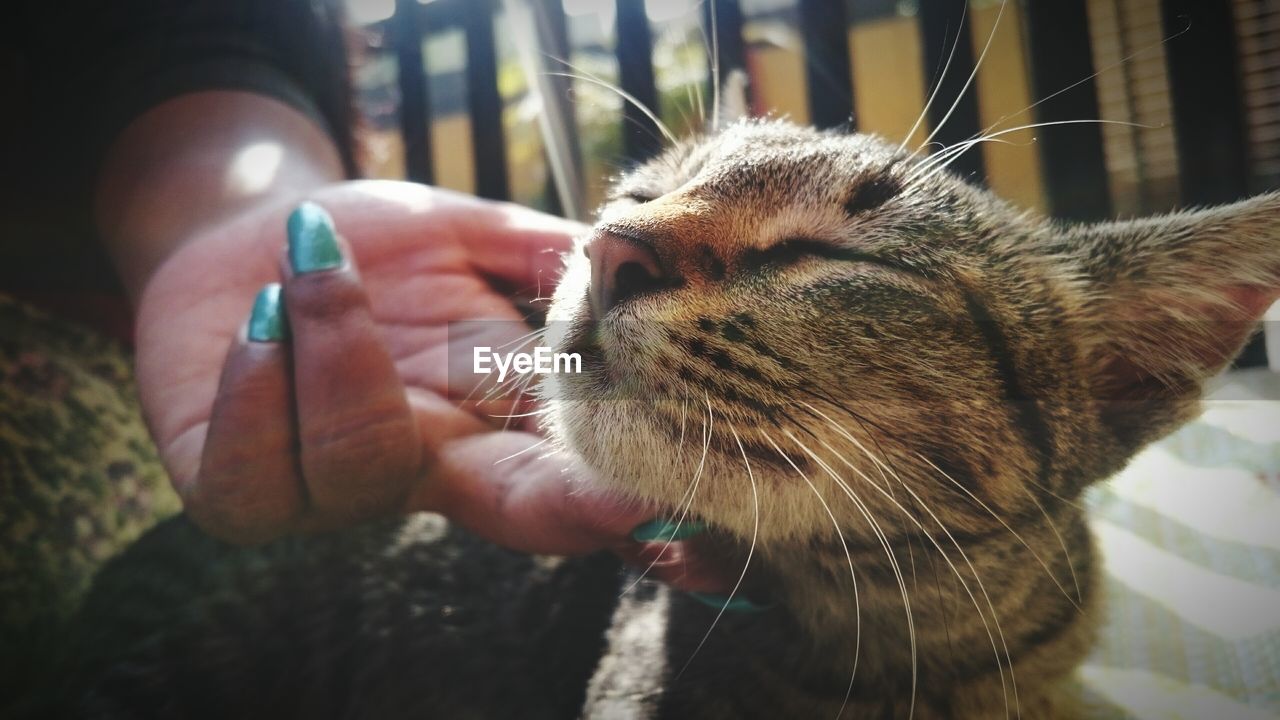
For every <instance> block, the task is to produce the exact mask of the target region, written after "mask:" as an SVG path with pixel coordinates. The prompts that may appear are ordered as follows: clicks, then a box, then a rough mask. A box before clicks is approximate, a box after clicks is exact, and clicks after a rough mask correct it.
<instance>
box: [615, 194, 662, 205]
mask: <svg viewBox="0 0 1280 720" xmlns="http://www.w3.org/2000/svg"><path fill="white" fill-rule="evenodd" d="M622 197H623V198H625V199H627V200H630V201H632V202H634V203H636V204H639V205H643V204H644V203H647V202H652V201H653V200H656V199H657V197H658V196H657V194H655V193H648V192H642V191H639V190H636V191H632V192H629V193H627V194H625V195H623V196H622Z"/></svg>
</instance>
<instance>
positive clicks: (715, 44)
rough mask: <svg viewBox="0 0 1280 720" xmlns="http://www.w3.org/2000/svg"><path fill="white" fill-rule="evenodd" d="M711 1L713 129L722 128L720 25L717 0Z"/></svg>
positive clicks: (714, 130)
mask: <svg viewBox="0 0 1280 720" xmlns="http://www.w3.org/2000/svg"><path fill="white" fill-rule="evenodd" d="M706 2H709V3H711V7H710V13H711V131H712V132H716V131H718V130H719V129H720V27H719V25H720V24H719V23H718V22H716V0H706Z"/></svg>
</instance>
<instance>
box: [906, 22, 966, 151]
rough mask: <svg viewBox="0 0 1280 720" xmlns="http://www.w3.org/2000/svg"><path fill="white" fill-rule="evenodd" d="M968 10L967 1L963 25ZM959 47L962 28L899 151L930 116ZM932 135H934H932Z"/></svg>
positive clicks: (923, 146)
mask: <svg viewBox="0 0 1280 720" xmlns="http://www.w3.org/2000/svg"><path fill="white" fill-rule="evenodd" d="M968 12H969V4H968V3H965V4H964V7H963V8H962V9H961V10H960V20H961V25H962V26H963V24H964V18H965V16H966V15H967V14H968ZM958 47H960V28H957V29H956V41H955V42H954V43H952V45H951V52H950V53H948V54H947V61H946V62H945V63H943V64H942V72H940V73H938V79H937V81H936V82H934V84H933V92H931V93H929V99H928V100H926V101H925V103H924V107H923V108H921V109H920V115H919V116H918V117H916V121H915V124H913V125H912V126H911V129H910V130H908V131H907V134H906V135H905V136H904V137H903V138H902V143H901V144H900V145H898V152H902V151H904V150H906V148H907V143H909V142H911V138H912V136H914V135H915V134H916V130H919V129H920V123H923V122H924V120H925V118H926V117H928V116H929V108H931V107H933V101H934V100H937V99H938V92H939V91H941V90H942V82H943V81H944V80H946V78H947V72H948V71H949V70H950V69H951V61H952V60H954V59H955V56H956V48H958ZM930 137H932V135H930ZM928 145H929V141H928V140H926V141H924V142H923V143H921V144H920V146H919V147H917V148H916V149H915V150H914V151H912V152H911V157H915V156H916V154H917V153H919V152H920V151H921V150H923V149H924V148H925V147H927V146H928Z"/></svg>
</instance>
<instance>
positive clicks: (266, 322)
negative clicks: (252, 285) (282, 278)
mask: <svg viewBox="0 0 1280 720" xmlns="http://www.w3.org/2000/svg"><path fill="white" fill-rule="evenodd" d="M284 331H285V320H284V307H283V303H282V302H281V299H280V285H279V283H269V284H267V285H264V286H262V289H261V290H259V291H258V297H257V299H256V300H254V301H253V312H252V313H250V315H249V339H250V340H252V341H254V342H280V341H281V340H283V339H284Z"/></svg>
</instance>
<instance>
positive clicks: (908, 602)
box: [17, 121, 1280, 720]
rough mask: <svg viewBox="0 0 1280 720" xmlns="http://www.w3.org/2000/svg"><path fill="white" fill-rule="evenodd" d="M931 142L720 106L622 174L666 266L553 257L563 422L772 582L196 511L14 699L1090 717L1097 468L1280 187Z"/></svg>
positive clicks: (1199, 334) (289, 711)
mask: <svg viewBox="0 0 1280 720" xmlns="http://www.w3.org/2000/svg"><path fill="white" fill-rule="evenodd" d="M927 163H928V161H927V160H926V159H923V158H919V157H913V156H911V155H908V154H906V153H903V152H900V151H899V150H897V149H895V148H893V147H892V146H888V145H886V144H884V143H882V142H881V141H879V140H876V139H874V138H870V137H865V136H861V135H838V134H827V133H819V132H815V131H812V130H807V129H801V128H797V127H794V126H792V125H788V124H786V123H782V122H771V121H751V122H744V123H740V124H737V125H733V126H731V127H729V128H728V129H726V130H725V131H724V132H722V133H719V134H717V135H715V136H712V137H707V138H703V139H701V140H696V141H690V142H688V143H686V144H684V145H682V146H678V147H676V148H674V149H672V150H671V151H669V152H668V153H666V154H665V155H663V156H661V157H659V158H657V159H656V160H654V161H653V162H651V163H649V164H647V165H645V166H643V167H641V168H639V169H637V170H636V171H634V172H633V173H631V174H629V175H628V176H627V177H625V178H623V179H622V180H621V181H620V183H619V184H618V188H617V194H616V199H615V200H614V201H613V202H612V203H611V204H610V205H609V206H608V207H607V208H605V210H604V212H603V217H602V219H601V221H600V226H601V228H604V229H608V230H610V231H612V232H613V233H614V234H615V235H618V236H620V237H625V238H629V241H630V242H634V243H639V244H643V245H646V246H648V247H650V248H652V250H653V251H654V253H656V255H657V256H658V257H659V258H660V259H661V262H662V264H663V265H664V266H665V267H666V268H669V269H670V273H671V275H672V276H673V277H674V278H675V279H676V282H673V283H671V284H669V285H668V286H665V287H663V288H662V289H660V290H655V291H652V292H648V293H645V294H639V295H634V296H632V297H630V298H629V299H627V300H626V301H624V302H622V303H620V304H618V305H616V307H614V308H613V309H612V310H610V311H609V312H608V313H605V314H603V315H601V316H600V317H599V318H598V319H594V320H593V319H592V316H591V313H590V311H589V308H588V302H587V293H588V292H589V290H590V288H589V283H590V274H591V273H590V268H589V267H588V260H587V259H586V258H585V257H583V256H582V255H581V254H575V255H574V256H572V257H570V258H569V261H568V268H567V272H566V274H565V277H564V280H563V281H562V283H561V284H560V286H559V287H558V290H557V294H556V297H555V299H554V302H553V307H552V308H551V311H550V314H549V325H548V337H549V338H550V340H551V341H552V342H553V343H554V344H556V346H557V348H558V349H560V350H576V351H580V352H582V353H583V356H584V357H583V361H584V362H583V370H584V372H582V373H581V374H577V375H556V376H550V382H548V383H546V384H545V386H544V387H543V388H542V392H543V394H544V396H545V398H544V399H545V403H546V410H547V414H546V420H547V423H548V429H549V431H550V433H551V434H552V435H553V437H554V438H555V439H556V440H557V441H558V442H559V444H560V445H561V446H563V447H564V448H565V449H567V450H569V451H571V452H573V453H575V454H577V455H579V456H581V458H582V459H583V460H584V461H585V462H586V463H587V464H588V465H590V466H591V467H592V468H594V470H595V477H597V478H598V480H599V482H601V483H603V484H605V485H607V486H608V487H611V488H613V489H614V490H616V491H617V492H620V493H622V494H624V495H628V496H631V497H634V498H638V499H644V500H648V501H651V502H655V503H657V504H658V505H659V506H664V507H668V508H670V509H671V511H672V512H673V513H674V515H675V516H676V517H683V518H685V520H686V521H687V520H688V519H689V518H694V517H696V518H697V519H700V520H702V521H705V522H706V523H708V525H709V527H710V531H709V532H708V533H706V534H704V535H703V536H700V537H699V538H698V539H696V540H695V542H699V543H705V545H706V547H705V549H706V550H707V551H708V552H710V553H711V554H712V555H718V556H720V557H723V558H726V559H727V560H728V561H729V562H731V563H740V564H741V567H743V568H744V571H743V574H742V580H741V583H740V585H739V587H737V588H736V589H735V593H738V594H741V595H746V596H748V597H750V598H752V599H753V600H755V601H757V602H758V603H766V602H767V603H771V606H770V607H769V609H767V610H764V611H762V612H755V613H720V612H718V610H717V608H714V607H707V606H705V605H702V604H699V603H698V602H696V601H695V600H694V599H692V598H691V597H690V596H688V595H685V594H682V593H678V592H675V591H673V590H670V589H667V588H664V587H659V586H656V585H654V584H651V583H649V582H643V583H639V584H638V585H636V586H635V587H634V588H630V587H628V586H629V585H631V582H630V581H629V580H628V581H625V582H623V584H620V579H619V573H618V566H617V564H616V561H615V560H614V559H613V558H612V557H610V556H607V555H604V556H595V557H591V558H577V559H564V560H553V559H545V558H529V557H526V556H521V555H518V554H516V553H512V552H508V551H504V550H499V549H497V548H495V547H493V546H491V545H487V544H486V543H484V542H482V541H480V540H478V539H476V538H474V537H472V536H469V535H468V534H467V533H465V532H463V531H461V530H459V529H457V528H448V527H446V524H445V523H444V521H443V520H442V519H440V518H434V519H432V518H431V517H429V516H418V517H415V518H411V519H408V520H406V521H404V522H401V523H386V524H384V525H379V526H373V527H367V528H357V529H355V530H353V531H350V532H347V533H343V534H338V535H335V536H328V537H310V538H291V539H288V540H285V541H281V542H279V543H275V544H272V545H269V546H267V547H264V548H250V549H247V548H239V547H233V546H229V545H224V544H221V543H217V542H215V541H213V540H211V539H209V538H207V537H203V536H202V535H200V533H198V532H197V531H196V530H195V529H194V528H193V527H192V526H191V525H190V524H189V523H188V522H187V521H185V520H184V519H177V520H175V521H171V522H169V523H166V524H164V525H162V526H160V527H158V528H156V529H155V530H153V531H152V532H150V533H149V534H148V535H147V536H145V537H144V538H142V539H141V540H140V541H139V542H138V543H136V544H135V545H134V546H133V547H131V548H130V549H129V550H128V551H127V552H125V553H124V554H123V555H121V556H120V557H119V558H117V559H115V560H113V561H112V562H111V563H110V564H109V565H108V566H107V567H106V568H105V569H104V570H103V571H102V572H101V573H100V574H99V576H98V579H97V580H96V582H95V587H94V588H93V591H92V592H91V593H90V596H89V598H88V599H87V600H86V603H85V608H84V610H83V611H82V613H81V615H80V617H79V619H78V621H77V625H76V627H75V629H74V630H73V631H72V632H71V633H70V634H71V636H72V640H71V641H70V642H68V643H67V647H66V650H65V655H66V659H65V664H64V666H65V669H64V670H62V671H60V672H58V673H55V674H54V676H53V677H52V678H51V682H50V684H49V687H48V688H44V690H45V692H44V693H42V694H41V695H40V698H39V700H38V701H35V702H34V703H33V705H32V707H31V709H30V710H29V712H28V713H27V714H26V715H23V714H22V713H21V712H19V713H18V714H17V716H19V717H24V716H29V717H41V718H43V717H62V716H65V717H104V718H107V717H110V718H115V717H120V718H126V717H128V718H133V717H183V718H203V717H208V718H225V717H244V718H257V717H264V718H265V717H271V718H274V717H290V716H306V717H311V718H324V717H333V718H366V717H368V718H398V717H470V718H499V717H501V718H505V717H528V718H564V717H575V716H579V715H581V716H584V717H593V718H611V719H612V718H671V719H674V718H689V717H696V718H711V719H716V718H726V719H727V718H734V719H737V718H770V719H773V718H836V717H845V718H877V719H879V718H895V719H896V718H918V719H921V720H934V719H942V718H948V719H957V720H965V719H975V718H1012V717H1022V718H1035V719H1036V720H1040V719H1042V718H1071V717H1077V716H1078V715H1077V713H1076V711H1075V709H1073V706H1072V700H1073V696H1072V694H1071V693H1070V692H1069V691H1068V690H1067V688H1068V687H1069V679H1070V677H1071V674H1072V672H1073V669H1074V668H1075V667H1076V666H1077V665H1078V663H1079V662H1080V660H1081V659H1082V658H1083V657H1084V656H1085V654H1086V653H1087V652H1088V650H1089V647H1090V644H1091V642H1092V640H1093V635H1094V632H1095V628H1096V627H1097V626H1098V621H1099V618H1100V615H1101V613H1102V611H1103V609H1102V608H1101V607H1100V606H1099V603H1100V601H1101V599H1102V596H1103V594H1104V590H1103V587H1102V586H1101V582H1100V580H1099V567H1098V566H1099V563H1098V561H1097V558H1096V557H1095V553H1094V549H1093V545H1092V541H1091V539H1090V534H1089V530H1088V527H1087V526H1086V524H1085V518H1084V514H1083V511H1082V510H1081V509H1080V506H1079V504H1078V503H1077V498H1078V497H1079V496H1080V493H1081V491H1082V490H1083V488H1085V487H1086V486H1087V485H1088V484H1089V483H1091V482H1095V481H1097V480H1100V479H1102V478H1105V477H1107V476H1108V475H1110V474H1112V473H1114V472H1115V471H1116V470H1117V469H1119V468H1120V467H1122V466H1123V465H1124V464H1125V462H1126V461H1127V460H1128V459H1129V458H1130V457H1131V456H1132V455H1133V453H1134V452H1136V451H1137V450H1138V449H1139V448H1140V447H1142V446H1143V445H1144V444H1146V443H1148V442H1150V441H1152V440H1153V439H1155V438H1157V437H1159V436H1161V435H1162V434H1164V433H1167V432H1169V431H1170V430H1171V429H1173V428H1174V427H1176V426H1177V425H1178V424H1179V423H1181V422H1183V421H1185V420H1186V419H1188V418H1190V417H1192V416H1193V415H1194V414H1195V413H1196V411H1197V407H1198V401H1199V396H1200V386H1201V383H1202V382H1203V381H1204V379H1205V378H1206V377H1208V376H1209V375H1211V374H1213V373H1215V372H1217V371H1218V370H1220V369H1221V368H1223V367H1224V366H1225V365H1226V364H1227V363H1228V362H1229V361H1230V359H1231V357H1232V356H1233V355H1234V354H1235V353H1236V352H1237V351H1238V349H1239V347H1240V345H1241V344H1242V342H1243V341H1244V340H1245V338H1246V336H1247V334H1248V333H1249V332H1250V330H1251V329H1252V328H1253V327H1254V325H1255V324H1256V321H1257V319H1258V317H1259V316H1260V314H1261V313H1262V312H1263V310H1264V308H1265V307H1266V306H1267V305H1268V304H1269V302H1270V301H1271V300H1274V299H1275V297H1276V295H1277V287H1278V286H1280V249H1278V248H1277V243H1278V242H1280V238H1278V237H1277V235H1278V234H1280V231H1278V227H1280V196H1278V195H1266V196H1261V197H1257V198H1254V199H1251V200H1247V201H1244V202H1241V203H1238V204H1236V205H1231V206H1227V207H1223V208H1216V209H1210V210H1203V211H1196V212H1186V213H1180V214H1176V215H1171V216H1168V217H1163V218H1155V219H1151V220H1142V221H1135V222H1124V223H1113V224H1104V225H1097V226H1088V227H1061V226H1057V225H1054V224H1051V223H1048V222H1046V221H1044V220H1042V219H1040V218H1037V217H1035V216H1032V215H1028V214H1024V213H1020V212H1016V211H1014V210H1013V209H1011V208H1010V207H1009V206H1007V205H1005V204H1004V203H1002V202H1001V201H999V200H997V199H996V198H994V197H992V196H991V195H990V194H988V193H986V192H984V191H982V190H979V189H976V188H975V187H973V186H971V185H968V184H966V183H964V182H961V181H960V180H958V179H956V178H955V177H952V176H950V175H948V174H947V173H945V172H938V171H935V170H934V169H933V168H932V166H930V165H928V164H927ZM619 597H622V601H621V602H617V600H618V598H619ZM615 602H617V604H616V606H615Z"/></svg>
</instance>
